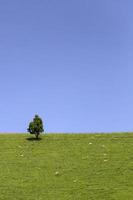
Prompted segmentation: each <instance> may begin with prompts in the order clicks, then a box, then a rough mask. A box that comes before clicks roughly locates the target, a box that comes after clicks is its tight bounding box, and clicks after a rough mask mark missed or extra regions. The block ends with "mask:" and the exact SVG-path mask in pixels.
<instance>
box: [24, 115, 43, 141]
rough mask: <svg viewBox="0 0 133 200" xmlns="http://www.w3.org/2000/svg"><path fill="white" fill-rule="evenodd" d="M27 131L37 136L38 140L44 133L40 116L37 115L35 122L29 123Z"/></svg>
mask: <svg viewBox="0 0 133 200" xmlns="http://www.w3.org/2000/svg"><path fill="white" fill-rule="evenodd" d="M27 131H28V132H29V133H30V134H35V136H36V139H38V136H39V135H40V133H42V132H43V131H44V129H43V121H42V119H41V118H40V117H39V116H38V115H35V117H34V119H33V121H32V122H30V123H29V128H28V129H27Z"/></svg>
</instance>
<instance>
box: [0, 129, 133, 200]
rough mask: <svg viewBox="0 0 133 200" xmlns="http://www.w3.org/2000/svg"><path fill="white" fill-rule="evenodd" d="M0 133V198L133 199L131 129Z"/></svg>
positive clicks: (62, 199)
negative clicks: (38, 136)
mask: <svg viewBox="0 0 133 200" xmlns="http://www.w3.org/2000/svg"><path fill="white" fill-rule="evenodd" d="M28 138H32V136H30V135H28V134H8V135H7V134H5V135H4V134H0V200H45V199H46V200H105V199H106V200H133V134H131V133H123V134H121V133H117V134H47V135H42V136H41V138H42V140H39V141H36V140H32V139H31V140H30V139H28Z"/></svg>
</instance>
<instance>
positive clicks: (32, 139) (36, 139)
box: [26, 137, 42, 141]
mask: <svg viewBox="0 0 133 200" xmlns="http://www.w3.org/2000/svg"><path fill="white" fill-rule="evenodd" d="M26 140H28V141H40V140H42V138H34V137H30V138H26Z"/></svg>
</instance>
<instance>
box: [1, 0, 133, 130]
mask: <svg viewBox="0 0 133 200" xmlns="http://www.w3.org/2000/svg"><path fill="white" fill-rule="evenodd" d="M132 10H133V2H132V1H131V0H126V1H125V0H108V1H107V0H101V1H99V0H67V1H65V0H56V1H55V0H45V1H43V0H23V1H21V0H12V1H9V0H1V1H0V97H1V101H0V132H26V129H27V126H28V123H29V121H30V120H32V118H33V116H34V115H35V114H36V113H37V114H39V115H40V116H41V117H42V119H43V121H44V127H45V131H46V132H112V131H113V132H114V131H132V130H133V106H132V105H133V75H132V74H133V66H132V65H133V56H132V55H133V44H132V43H133V39H132V38H133V25H132V24H133V23H132V19H133V12H132Z"/></svg>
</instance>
